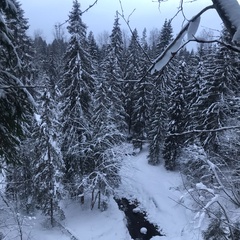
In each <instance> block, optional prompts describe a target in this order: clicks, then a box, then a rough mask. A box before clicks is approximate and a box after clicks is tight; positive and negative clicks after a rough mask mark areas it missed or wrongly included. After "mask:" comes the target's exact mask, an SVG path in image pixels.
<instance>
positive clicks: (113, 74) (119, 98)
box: [102, 14, 127, 133]
mask: <svg viewBox="0 0 240 240" xmlns="http://www.w3.org/2000/svg"><path fill="white" fill-rule="evenodd" d="M106 53H107V54H106V57H105V59H104V60H103V62H102V70H103V73H102V74H103V75H104V78H105V79H106V81H107V82H108V86H109V90H110V91H109V94H110V95H109V98H110V99H111V102H112V104H111V111H112V113H113V114H114V116H115V119H116V127H117V128H118V129H119V131H121V132H122V133H126V129H127V127H126V121H125V111H124V102H123V99H124V94H123V79H124V72H123V62H122V56H123V39H122V31H121V29H120V24H119V16H118V14H117V15H116V18H115V21H114V24H113V29H112V33H111V35H110V44H109V45H108V47H107V49H106Z"/></svg>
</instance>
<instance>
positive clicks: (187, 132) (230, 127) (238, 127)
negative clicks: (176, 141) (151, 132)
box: [169, 126, 240, 136]
mask: <svg viewBox="0 0 240 240" xmlns="http://www.w3.org/2000/svg"><path fill="white" fill-rule="evenodd" d="M233 129H240V126H229V127H221V128H216V129H202V130H197V129H195V130H191V131H186V132H181V133H171V134H169V136H181V135H186V134H192V133H210V132H221V131H226V130H233Z"/></svg>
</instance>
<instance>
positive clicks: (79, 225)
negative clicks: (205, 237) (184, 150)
mask: <svg viewBox="0 0 240 240" xmlns="http://www.w3.org/2000/svg"><path fill="white" fill-rule="evenodd" d="M121 175H122V185H121V187H120V188H119V190H118V195H119V196H124V197H127V198H130V199H138V201H139V202H140V208H142V209H143V210H145V211H146V212H147V213H148V219H149V220H150V221H151V222H152V223H155V224H156V225H158V226H159V228H160V229H161V230H162V231H161V232H162V233H164V234H165V235H166V236H164V237H153V238H152V240H157V239H160V240H161V239H167V240H193V239H194V240H200V239H202V238H201V232H200V230H198V229H194V223H193V214H192V213H191V211H189V210H187V209H186V208H184V207H183V206H182V205H180V204H178V203H177V201H179V199H181V196H182V195H183V191H182V188H181V182H182V180H181V176H180V174H178V173H174V172H168V171H166V170H165V169H164V167H163V166H150V165H148V163H147V149H144V150H143V151H142V152H141V153H139V154H136V155H135V156H126V158H125V159H124V162H123V167H122V170H121ZM65 214H66V219H65V220H64V222H63V225H64V226H65V227H66V229H67V230H69V231H70V232H71V233H72V234H73V235H74V236H75V237H76V238H77V239H79V240H80V239H81V240H131V237H130V235H129V233H128V230H127V228H126V225H125V224H126V220H125V216H124V213H123V212H122V211H120V210H119V209H118V206H117V204H116V202H115V201H114V200H113V199H111V200H110V204H109V208H108V210H107V211H105V212H100V211H98V210H97V209H93V210H89V209H87V208H86V207H85V208H84V207H82V206H80V204H79V203H76V202H75V203H73V202H68V203H65ZM23 226H24V233H25V236H26V240H27V239H33V240H43V239H44V240H55V239H57V240H69V239H70V235H69V234H68V233H67V232H66V231H65V232H62V231H61V230H60V228H54V229H51V228H46V224H45V227H44V226H43V216H36V217H34V218H29V217H28V218H25V220H24V222H23ZM27 236H29V238H27ZM15 239H18V238H15Z"/></svg>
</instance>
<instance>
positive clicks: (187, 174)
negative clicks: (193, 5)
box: [0, 0, 240, 240]
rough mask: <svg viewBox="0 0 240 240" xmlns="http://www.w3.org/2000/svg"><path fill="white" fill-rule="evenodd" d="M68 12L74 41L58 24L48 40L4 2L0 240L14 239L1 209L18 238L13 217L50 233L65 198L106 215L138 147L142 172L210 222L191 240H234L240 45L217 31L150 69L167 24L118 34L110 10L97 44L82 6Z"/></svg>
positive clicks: (239, 225)
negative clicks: (170, 176)
mask: <svg viewBox="0 0 240 240" xmlns="http://www.w3.org/2000/svg"><path fill="white" fill-rule="evenodd" d="M69 11H70V12H69V19H68V21H67V23H66V26H67V27H66V29H67V31H68V36H69V37H68V38H66V37H65V35H64V34H62V29H61V28H56V29H55V34H54V40H53V41H52V42H51V43H47V42H46V41H45V40H44V39H43V38H42V36H41V35H37V34H36V35H35V36H34V37H30V36H28V33H27V30H28V28H29V23H28V20H27V19H26V18H25V16H24V9H22V6H21V3H20V1H19V0H0V239H4V240H5V239H12V238H8V237H7V235H6V231H5V230H4V231H3V230H1V229H3V228H2V227H1V226H3V222H4V221H5V219H4V217H3V216H4V214H3V213H7V214H12V215H14V214H15V215H14V216H16V219H17V220H16V221H15V223H16V225H17V226H18V229H19V235H18V236H19V238H16V239H21V240H24V239H27V238H24V237H22V236H23V235H22V234H21V226H20V225H21V224H20V223H19V219H20V218H19V214H20V215H26V216H32V215H34V214H35V213H36V212H40V213H41V214H42V215H43V216H44V217H45V219H46V221H48V224H49V226H51V227H55V226H56V225H57V224H60V223H61V221H62V220H64V219H65V210H64V206H63V204H62V203H63V202H64V201H66V200H68V201H76V202H77V203H78V204H79V205H85V206H88V208H89V210H90V209H99V211H103V212H104V211H106V210H107V209H108V206H109V201H110V199H112V198H115V197H116V195H117V191H118V188H119V186H121V184H122V177H121V174H120V171H121V169H122V167H123V159H124V158H126V157H127V156H128V155H131V156H137V155H138V154H140V153H141V152H142V151H145V149H147V158H146V161H147V163H148V165H151V166H152V167H153V168H157V167H159V165H161V166H164V169H165V170H166V171H167V172H175V173H177V174H180V175H181V179H182V181H181V182H180V183H179V184H181V186H182V188H183V189H184V191H185V192H186V193H187V194H188V198H189V201H191V207H190V206H189V205H187V203H186V204H185V202H184V203H183V202H181V200H179V202H178V203H179V204H181V205H184V207H186V208H191V209H195V210H193V211H195V212H199V214H200V216H198V217H199V218H200V219H201V218H202V219H203V218H204V217H205V216H206V218H207V224H206V226H205V229H204V230H203V231H202V233H201V237H202V238H196V239H204V240H214V239H215V240H216V239H218V240H221V239H231V240H237V239H240V214H239V208H240V48H239V47H238V45H237V44H235V43H233V42H232V35H231V34H232V33H231V32H229V30H228V29H227V28H225V27H223V28H222V30H221V32H220V37H219V38H218V40H217V41H215V40H213V39H212V38H209V37H208V36H207V34H206V35H205V36H203V37H206V39H205V40H202V39H203V37H201V39H200V40H197V39H196V42H197V43H196V47H195V48H193V50H189V48H187V47H186V46H183V47H181V48H179V49H178V50H177V51H176V52H174V54H172V56H171V59H170V61H169V62H168V63H167V64H166V65H165V66H164V67H163V68H161V69H160V70H159V71H150V70H149V69H151V66H152V64H153V62H154V60H155V59H157V58H158V57H159V56H160V55H161V54H162V53H163V52H164V51H165V50H166V48H167V47H168V46H169V44H170V43H171V42H172V41H173V40H174V32H173V28H172V24H171V20H170V19H166V20H165V21H164V22H163V23H162V26H161V28H160V29H157V30H156V29H155V30H154V31H151V29H144V31H143V32H141V33H139V32H138V30H137V29H132V30H131V32H130V33H129V34H124V31H123V30H122V28H121V25H120V18H121V14H119V13H116V15H115V18H114V19H113V23H112V31H111V32H110V34H109V35H108V36H105V37H104V38H102V41H101V42H100V41H97V40H96V38H95V37H96V36H94V33H93V32H92V31H89V30H88V28H87V25H86V23H84V22H83V21H82V12H81V6H80V3H79V2H78V1H77V0H74V1H73V5H72V9H70V10H69ZM130 148H131V150H129V149H130ZM238 161H239V162H238ZM159 175H160V173H159ZM159 177H160V176H159ZM159 187H160V188H161V186H159ZM226 206H227V207H226ZM1 216H2V217H1ZM71 239H75V238H71ZM143 239H145V238H143ZM146 239H147V238H146ZM159 239H161V238H159ZM83 240H86V239H83ZM116 240H119V239H116Z"/></svg>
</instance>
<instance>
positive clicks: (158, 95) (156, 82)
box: [147, 21, 176, 165]
mask: <svg viewBox="0 0 240 240" xmlns="http://www.w3.org/2000/svg"><path fill="white" fill-rule="evenodd" d="M160 33H161V34H160V37H161V38H160V37H159V39H158V41H159V42H158V45H159V51H160V50H161V51H162V50H163V49H164V48H166V47H167V45H164V44H168V43H169V42H170V41H171V39H172V35H171V24H170V22H167V21H165V23H164V25H163V27H162V30H161V32H160ZM164 34H165V35H164ZM160 41H161V42H160ZM160 46H161V49H160ZM159 54H160V52H159ZM175 65H176V64H175V61H172V62H171V63H170V64H169V65H168V66H167V67H166V68H165V69H164V70H163V71H162V73H161V74H160V76H152V81H151V84H152V85H151V99H150V107H149V123H148V125H147V126H148V130H147V135H148V141H149V155H148V163H149V164H152V165H157V164H159V163H160V158H161V154H162V148H163V145H164V141H165V136H166V130H167V128H168V126H167V121H169V120H168V108H169V107H170V104H169V102H170V98H171V97H170V94H171V92H172V85H174V83H173V81H172V79H173V78H174V77H175V68H176V67H175Z"/></svg>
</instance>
